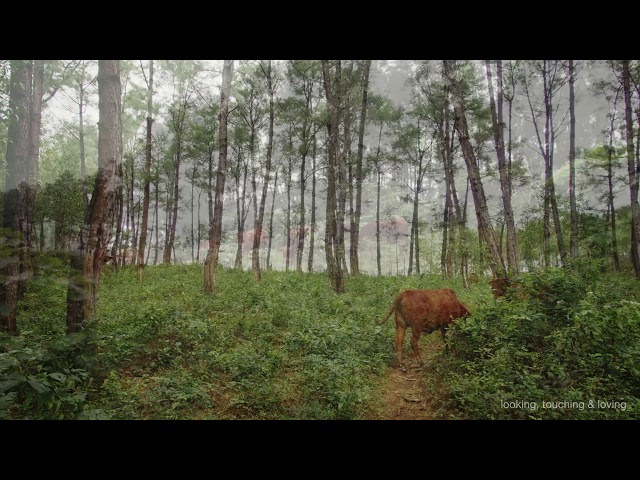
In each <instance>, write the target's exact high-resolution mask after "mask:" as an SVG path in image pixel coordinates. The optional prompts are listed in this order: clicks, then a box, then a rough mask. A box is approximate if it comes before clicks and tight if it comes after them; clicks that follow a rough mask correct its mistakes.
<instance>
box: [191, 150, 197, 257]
mask: <svg viewBox="0 0 640 480" xmlns="http://www.w3.org/2000/svg"><path fill="white" fill-rule="evenodd" d="M192 172H193V174H192V175H191V263H193V262H194V261H195V260H196V250H195V246H196V241H195V240H196V239H195V237H196V236H195V231H194V229H193V221H194V220H195V218H194V217H195V212H194V206H195V205H194V204H193V199H194V196H193V188H194V186H193V184H194V182H195V178H196V166H195V162H194V165H193V170H192Z"/></svg>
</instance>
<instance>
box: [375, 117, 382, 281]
mask: <svg viewBox="0 0 640 480" xmlns="http://www.w3.org/2000/svg"><path fill="white" fill-rule="evenodd" d="M381 130H382V128H381ZM381 183H382V172H381V171H380V169H379V168H378V184H377V188H376V263H377V266H378V276H381V275H382V263H381V260H382V255H381V252H380V185H381Z"/></svg>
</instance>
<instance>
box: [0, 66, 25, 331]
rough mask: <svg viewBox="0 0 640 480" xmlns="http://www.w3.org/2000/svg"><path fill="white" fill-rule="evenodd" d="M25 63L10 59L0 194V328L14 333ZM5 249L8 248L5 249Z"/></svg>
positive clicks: (21, 206)
mask: <svg viewBox="0 0 640 480" xmlns="http://www.w3.org/2000/svg"><path fill="white" fill-rule="evenodd" d="M30 68H31V67H30V61H29V60H11V77H10V91H9V111H10V112H11V113H12V115H10V116H9V120H8V124H9V125H8V131H7V136H8V138H7V139H8V141H7V156H6V162H7V170H6V172H7V173H6V187H5V194H4V205H3V206H4V214H3V222H2V223H3V225H2V227H3V229H4V233H3V238H2V243H3V248H4V249H6V253H7V254H8V256H7V257H5V258H4V259H3V260H4V262H3V263H4V268H3V272H2V273H3V274H4V278H5V279H4V282H3V283H0V327H1V328H2V329H4V330H6V331H7V332H8V333H10V334H15V333H17V327H16V312H17V310H16V309H17V304H18V280H19V274H20V257H21V255H22V250H23V249H24V248H25V245H24V237H25V233H26V232H25V230H24V229H25V226H26V225H25V223H26V222H25V215H26V212H25V211H24V204H25V198H24V196H25V185H26V181H27V162H28V157H29V110H30V105H29V92H30V88H31V81H30V80H31V79H30ZM7 247H8V248H7Z"/></svg>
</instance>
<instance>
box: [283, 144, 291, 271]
mask: <svg viewBox="0 0 640 480" xmlns="http://www.w3.org/2000/svg"><path fill="white" fill-rule="evenodd" d="M289 148H290V151H291V149H292V147H291V137H289ZM291 166H292V165H291V158H289V168H288V169H287V227H286V228H287V260H286V266H285V271H287V272H288V271H289V261H290V259H291Z"/></svg>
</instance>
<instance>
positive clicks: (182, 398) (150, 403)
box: [0, 262, 640, 419]
mask: <svg viewBox="0 0 640 480" xmlns="http://www.w3.org/2000/svg"><path fill="white" fill-rule="evenodd" d="M63 265H64V262H52V263H50V264H48V265H45V267H43V268H41V269H39V271H38V274H37V275H36V276H35V277H34V279H33V280H32V281H31V283H30V285H29V290H28V291H27V293H26V294H25V297H24V299H23V300H22V301H21V302H20V305H19V315H18V325H19V328H20V335H18V336H15V337H8V336H6V335H4V334H2V335H0V419H14V418H34V419H360V418H378V414H377V413H376V414H372V412H373V411H375V412H380V408H381V405H382V403H381V398H380V394H381V393H380V392H381V387H380V386H381V385H385V382H384V379H385V376H386V375H387V373H388V372H389V369H390V368H394V367H395V352H394V342H393V338H394V322H393V319H391V320H389V321H388V322H387V323H386V324H384V325H382V326H380V327H378V326H375V324H374V321H375V320H377V319H379V318H381V317H383V316H384V315H386V313H387V312H388V310H389V307H390V305H391V302H392V301H393V298H394V297H395V296H396V295H397V294H398V293H399V292H400V291H402V290H405V289H411V288H443V287H446V288H453V289H454V290H455V291H456V292H457V293H458V297H459V298H460V300H461V301H462V302H463V303H465V305H467V307H468V308H469V310H470V311H471V312H472V314H473V316H472V317H471V318H468V319H465V320H462V321H460V322H458V323H457V325H456V326H455V327H453V328H452V329H451V330H450V335H449V346H450V347H451V348H450V349H449V351H448V352H447V351H445V350H441V349H440V348H437V349H432V352H431V354H430V355H429V358H432V360H431V367H432V368H429V369H427V370H426V371H424V375H425V376H426V377H427V378H426V379H425V380H426V382H425V384H426V385H429V392H425V395H429V396H433V399H434V400H435V401H433V402H431V404H432V405H433V406H434V408H435V410H436V412H435V413H436V415H437V416H438V417H439V418H475V419H592V418H594V419H627V418H638V417H639V415H638V408H639V403H638V398H640V388H639V386H640V364H639V361H640V360H639V359H640V288H639V286H638V283H637V282H636V281H634V280H631V279H629V278H626V277H622V276H611V275H602V274H601V273H600V272H599V271H598V270H597V269H596V268H594V267H592V266H589V265H588V264H585V265H582V266H581V267H579V268H577V269H575V270H570V269H565V270H562V269H547V270H541V271H538V272H536V273H533V274H528V275H523V276H521V277H520V278H519V279H518V280H519V281H520V282H521V283H522V284H523V285H524V288H523V290H520V291H518V292H512V295H510V296H509V298H505V299H500V300H498V301H494V300H493V298H492V297H491V294H490V290H489V287H488V285H487V279H486V278H485V279H481V281H480V283H478V284H474V285H471V289H470V290H465V289H464V288H463V286H462V283H461V281H460V280H458V279H451V280H443V279H442V278H441V277H440V276H435V275H433V276H430V275H422V276H412V277H369V276H358V277H348V278H347V279H346V293H344V294H342V295H336V294H335V293H333V292H332V291H331V290H330V289H329V286H328V282H327V279H326V276H325V275H324V274H320V273H318V274H300V273H296V272H263V279H262V281H261V282H260V283H257V282H256V281H255V279H254V276H253V274H252V273H251V272H242V271H237V270H229V269H221V270H219V272H218V277H217V291H216V292H215V293H214V294H213V295H207V294H204V293H203V292H202V267H201V266H198V265H173V266H157V267H147V269H146V270H145V280H144V282H143V283H142V284H138V283H137V282H136V279H135V271H134V270H132V269H129V268H127V269H124V270H121V271H120V272H119V273H106V274H105V275H104V276H103V278H102V279H101V287H100V292H99V299H98V315H97V318H96V320H95V321H94V322H92V323H91V324H89V325H87V328H86V329H85V330H84V331H83V332H81V333H79V334H74V335H65V311H66V289H67V271H66V269H65V268H64V266H63ZM440 342H441V340H440V338H439V335H438V336H437V338H436V337H434V336H432V337H429V338H428V339H427V340H425V341H423V349H424V348H425V347H426V348H432V347H434V345H432V344H435V343H440ZM408 343H409V342H408V341H407V342H405V355H406V356H407V358H408V359H409V360H410V361H411V360H412V359H411V354H410V352H409V346H408ZM589 401H593V402H594V403H593V404H592V405H593V406H592V407H589ZM518 402H520V403H518ZM525 402H527V403H525ZM543 402H547V404H546V407H545V406H544V405H545V404H544V403H543ZM534 406H535V408H534Z"/></svg>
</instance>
